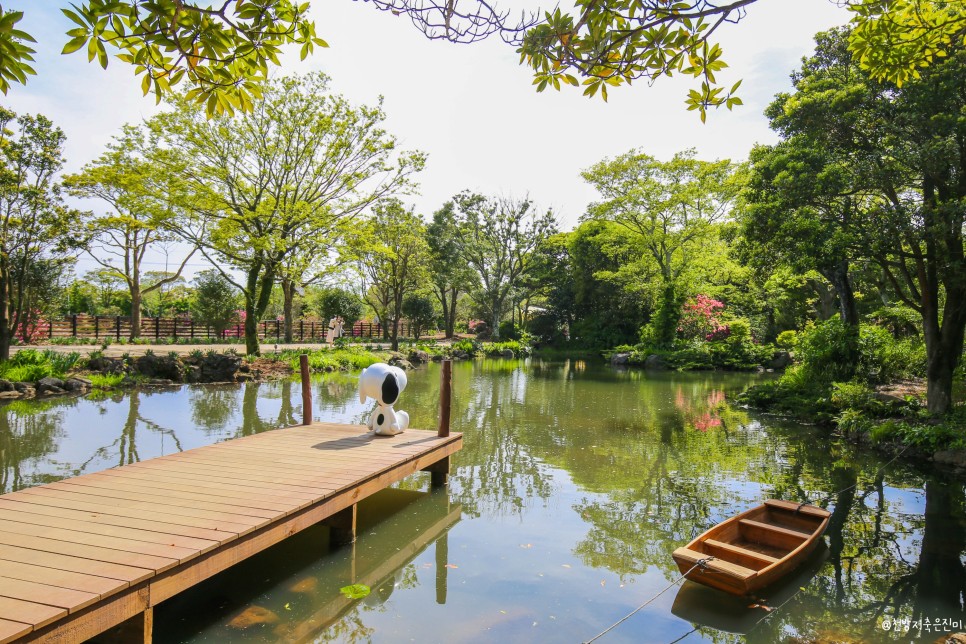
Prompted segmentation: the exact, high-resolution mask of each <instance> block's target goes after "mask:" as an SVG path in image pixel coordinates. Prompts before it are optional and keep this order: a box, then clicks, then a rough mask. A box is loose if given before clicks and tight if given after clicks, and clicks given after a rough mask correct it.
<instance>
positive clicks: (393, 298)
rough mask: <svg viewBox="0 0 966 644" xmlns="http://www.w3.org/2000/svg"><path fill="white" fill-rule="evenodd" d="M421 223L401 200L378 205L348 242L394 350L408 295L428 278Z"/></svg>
mask: <svg viewBox="0 0 966 644" xmlns="http://www.w3.org/2000/svg"><path fill="white" fill-rule="evenodd" d="M424 227H425V225H424V224H423V221H422V219H420V218H419V216H417V215H416V214H415V213H414V212H413V211H412V209H410V210H406V208H405V207H404V206H403V204H402V202H400V201H399V200H398V199H387V200H384V201H381V202H380V203H378V204H376V206H375V207H374V208H373V213H372V218H370V219H368V220H366V221H365V222H361V223H360V225H358V226H357V228H356V231H355V234H354V235H353V237H352V239H351V240H350V241H349V250H348V252H349V253H351V254H352V255H353V256H354V257H355V258H356V260H357V262H358V266H359V272H360V274H361V275H362V276H363V278H364V279H365V280H366V282H367V283H368V284H369V288H370V290H371V291H372V292H371V293H370V294H369V298H370V299H371V300H374V301H372V304H371V305H372V307H373V309H374V310H375V311H376V313H377V315H379V318H380V321H381V322H382V324H383V326H384V327H385V329H386V331H388V334H389V341H390V342H391V343H392V350H393V351H397V350H398V349H399V320H400V319H402V316H403V311H402V308H403V301H404V300H405V298H406V295H408V294H410V293H412V292H413V291H414V290H416V289H417V288H418V287H419V285H420V283H421V282H422V281H423V279H424V278H425V275H426V259H427V255H428V248H427V246H426V238H425V233H424Z"/></svg>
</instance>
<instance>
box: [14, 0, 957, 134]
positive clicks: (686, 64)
mask: <svg viewBox="0 0 966 644" xmlns="http://www.w3.org/2000/svg"><path fill="white" fill-rule="evenodd" d="M370 1H371V2H372V3H373V5H375V6H376V7H377V8H378V9H382V10H385V11H391V12H393V13H394V14H395V15H402V14H404V15H407V16H408V17H409V18H410V19H411V20H412V22H413V24H415V25H416V27H417V28H418V29H420V30H421V31H422V32H423V33H424V34H426V36H427V37H429V38H433V39H446V40H450V41H452V42H457V43H469V42H474V41H477V40H481V39H484V38H486V37H488V36H491V35H493V34H499V35H500V37H502V38H503V40H504V41H506V42H507V43H509V44H511V45H513V46H515V47H516V49H517V53H519V54H520V62H521V64H525V65H526V66H528V67H529V68H530V69H531V70H532V71H533V75H534V78H533V83H534V85H536V88H537V91H543V90H544V89H546V88H547V87H553V88H555V89H557V90H559V89H561V87H562V86H563V85H572V86H575V87H581V86H582V87H583V91H584V94H585V95H587V96H594V95H597V94H598V93H599V95H600V96H601V97H603V98H604V99H605V100H606V98H607V92H608V88H613V87H616V86H620V85H629V84H631V83H632V82H633V81H635V80H639V79H646V80H648V81H654V80H656V79H657V78H660V77H661V76H671V75H672V74H682V75H689V76H693V77H694V78H695V79H697V81H698V86H697V87H696V88H692V89H691V90H690V91H689V93H688V96H687V99H686V104H687V107H688V109H689V110H697V111H698V112H699V113H700V115H701V118H702V120H704V118H705V116H706V112H707V109H708V108H709V107H720V106H724V107H726V108H728V109H731V108H732V107H733V106H735V105H740V104H741V99H740V98H739V97H738V96H736V95H735V92H736V91H737V89H738V86H739V84H740V81H739V82H738V83H735V84H732V85H730V86H724V85H721V84H720V83H719V81H718V79H717V76H716V75H717V73H718V72H720V71H721V70H722V69H724V68H726V67H727V63H726V62H725V61H724V52H723V50H722V48H721V47H720V45H718V44H717V43H716V42H715V34H716V33H717V31H718V29H719V28H721V27H722V26H723V25H727V24H729V23H731V24H733V23H738V22H740V21H741V20H742V19H743V18H744V17H745V14H746V10H747V7H748V6H750V5H752V4H754V3H756V2H757V0H732V1H730V2H724V3H718V2H712V1H711V0H690V1H685V2H679V1H676V0H606V1H600V0H578V1H577V2H576V3H575V7H574V10H573V11H564V10H561V9H560V7H557V8H555V9H553V10H546V11H544V10H541V9H538V10H537V11H535V12H534V13H531V14H521V16H520V17H519V18H511V16H510V12H509V11H502V10H500V9H499V8H497V7H496V6H495V5H493V4H490V3H489V2H486V1H485V0H462V1H460V0H446V1H445V2H442V1H441V0H370ZM844 5H845V6H847V7H848V8H849V9H850V10H851V11H852V12H853V19H852V26H853V27H854V29H853V31H852V38H851V41H850V47H851V48H852V51H853V53H854V54H855V55H856V57H857V60H858V62H859V64H860V65H861V66H862V67H863V68H864V69H867V70H869V71H870V72H871V73H872V74H873V76H874V77H876V78H878V79H888V80H891V81H893V82H896V83H897V84H900V85H901V84H902V83H903V82H905V81H906V80H909V79H912V78H916V77H918V75H919V74H920V71H919V70H920V68H922V67H924V66H926V65H929V64H931V63H932V62H934V61H935V60H937V59H940V58H942V57H944V56H946V55H948V52H949V48H950V47H951V46H954V45H957V44H961V43H962V42H963V37H964V32H966V19H964V18H963V16H964V15H966V0H897V1H895V2H889V3H883V2H881V1H878V0H844ZM309 9H310V4H309V3H308V2H303V3H298V2H293V1H292V0H257V1H256V0H223V1H222V2H216V3H206V2H198V1H194V2H191V1H186V0H153V1H151V2H145V1H143V0H88V2H86V3H82V4H80V5H79V6H78V5H71V8H69V9H68V8H64V9H62V11H63V12H64V14H65V15H66V16H67V17H68V18H69V19H70V20H71V21H72V22H73V23H75V27H74V28H72V29H71V30H70V31H68V32H67V37H68V41H67V43H66V45H65V46H64V48H63V53H65V54H66V53H72V52H76V51H80V50H82V49H83V50H84V51H86V53H87V57H88V60H90V61H93V60H95V59H97V61H98V63H99V64H100V65H101V66H102V67H107V64H108V59H109V52H110V51H114V52H116V54H115V55H116V56H117V58H118V59H119V60H121V61H123V62H125V63H128V64H130V65H133V66H134V73H135V74H136V75H138V76H141V77H142V81H141V87H142V89H143V91H144V93H145V94H148V93H150V92H153V93H154V94H155V95H156V96H157V98H158V100H160V99H161V98H162V97H163V96H164V95H166V94H169V93H171V92H172V91H174V90H173V87H174V86H176V85H178V84H179V83H180V82H181V81H182V80H186V81H187V82H188V83H189V84H190V85H191V88H190V89H189V90H188V92H187V96H188V98H189V99H191V100H194V101H197V102H198V103H203V104H204V106H205V109H206V111H207V113H208V114H209V115H211V114H216V113H229V114H231V113H233V112H234V111H235V110H242V111H251V110H252V109H253V105H254V104H253V99H255V98H258V97H259V96H261V92H262V86H263V85H264V83H265V82H266V81H267V78H268V71H269V68H270V65H278V64H279V54H280V53H281V49H282V47H283V46H285V45H287V44H295V45H298V46H300V54H301V56H302V58H305V57H306V56H307V55H308V54H310V53H312V51H313V50H314V49H315V47H326V46H327V45H326V43H325V41H324V40H322V39H321V38H319V37H318V36H317V35H316V28H315V23H314V22H313V21H312V20H309V19H308V17H307V16H308V12H309ZM22 18H23V12H22V11H6V12H4V11H3V8H2V5H0V91H3V92H4V93H6V91H7V89H8V87H9V84H10V83H11V82H15V83H26V81H27V76H28V75H30V74H34V73H35V71H34V69H33V68H32V67H31V65H30V63H31V62H33V60H34V59H33V54H34V53H35V50H34V49H33V48H32V47H31V44H32V43H34V42H35V40H34V38H33V37H32V36H31V35H30V34H28V33H27V32H25V31H23V30H21V29H18V28H17V24H18V23H19V22H20V21H21V19H22ZM578 77H581V78H582V79H583V80H580V78H578Z"/></svg>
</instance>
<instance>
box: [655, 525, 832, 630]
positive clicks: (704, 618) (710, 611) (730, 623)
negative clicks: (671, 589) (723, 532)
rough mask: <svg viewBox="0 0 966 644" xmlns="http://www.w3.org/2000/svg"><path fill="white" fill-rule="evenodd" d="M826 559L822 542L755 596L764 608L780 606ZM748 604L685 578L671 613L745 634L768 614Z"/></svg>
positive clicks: (718, 628)
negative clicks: (802, 561)
mask: <svg viewBox="0 0 966 644" xmlns="http://www.w3.org/2000/svg"><path fill="white" fill-rule="evenodd" d="M828 556H829V551H828V548H827V547H826V546H825V543H824V541H823V542H821V543H820V544H819V546H818V547H817V548H816V549H815V552H813V553H812V554H811V555H810V556H809V558H808V559H807V560H806V561H805V563H803V564H802V565H801V566H800V567H799V568H798V569H797V570H796V571H795V572H793V573H792V574H790V575H788V576H787V577H785V578H783V579H782V580H781V581H780V582H779V583H777V584H773V585H772V586H769V587H768V588H763V589H762V590H761V591H759V592H758V593H756V594H757V595H758V596H759V597H761V598H762V601H763V602H764V604H765V605H767V606H770V607H772V608H776V607H778V606H780V605H782V604H783V603H785V602H786V601H788V600H789V599H791V598H792V597H793V596H794V595H795V593H797V592H798V591H799V589H801V588H802V587H803V586H805V585H806V584H807V583H808V582H809V581H811V579H812V577H814V576H815V575H816V574H817V573H818V571H819V570H821V568H822V566H823V565H824V564H825V561H826V560H827V559H828ZM752 603H753V601H752V600H750V599H749V598H748V597H738V596H735V595H729V594H728V593H725V592H723V591H720V590H715V589H714V588H710V587H708V586H705V585H703V584H699V583H696V582H693V581H691V580H689V579H685V580H684V583H683V584H681V587H680V588H679V589H678V594H677V596H676V597H675V598H674V604H673V605H672V606H671V613H673V614H674V615H675V616H677V617H680V618H681V619H683V620H685V621H688V622H691V623H692V624H694V625H695V626H705V627H708V628H713V629H716V630H719V631H725V632H728V633H738V634H740V635H745V634H747V633H748V632H749V631H750V630H751V629H752V628H754V627H755V625H757V624H758V622H760V621H761V620H762V619H764V617H765V616H766V615H767V614H768V613H766V612H765V611H763V610H762V609H760V608H749V605H750V604H752Z"/></svg>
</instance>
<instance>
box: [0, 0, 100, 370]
mask: <svg viewBox="0 0 966 644" xmlns="http://www.w3.org/2000/svg"><path fill="white" fill-rule="evenodd" d="M0 14H2V8H0ZM12 15H14V14H12V13H6V14H3V15H2V16H0V27H2V26H3V25H4V24H5V25H6V27H7V29H13V23H14V22H15V21H11V19H10V17H11V16H12ZM4 35H7V36H9V32H7V33H6V34H5V32H4V30H3V29H0V51H2V50H3V46H2V45H3V42H4ZM65 142H66V137H65V136H64V133H63V132H62V131H61V130H60V128H57V127H55V126H54V124H53V123H52V122H51V121H50V119H48V118H46V117H45V116H41V115H37V116H30V115H22V116H17V115H16V114H15V113H14V112H12V111H10V110H8V109H6V108H3V107H0V212H2V213H3V216H0V257H3V261H2V262H0V309H3V310H4V311H5V316H4V318H5V319H4V324H3V326H2V328H0V360H2V359H5V358H7V357H9V355H10V344H11V343H12V341H13V340H14V339H15V338H16V337H18V336H19V337H20V338H28V337H30V336H31V335H32V334H33V328H34V326H35V325H36V322H37V314H38V312H40V311H41V310H44V309H47V308H51V309H52V308H55V307H53V306H50V304H52V303H53V301H54V300H55V298H54V297H53V296H54V295H55V293H54V290H55V288H59V281H60V276H61V275H62V273H63V269H64V265H65V263H66V262H67V255H68V252H69V251H70V250H71V249H72V247H74V246H76V245H79V244H81V243H82V242H83V235H77V234H76V222H77V219H78V216H79V213H78V212H77V211H75V210H73V209H70V208H68V207H67V206H66V205H65V204H64V201H63V196H62V193H61V190H60V187H59V186H58V185H57V184H56V183H55V181H54V178H55V176H56V174H57V173H58V172H59V171H60V169H61V166H62V165H63V163H64V159H63V157H62V151H63V147H64V144H65Z"/></svg>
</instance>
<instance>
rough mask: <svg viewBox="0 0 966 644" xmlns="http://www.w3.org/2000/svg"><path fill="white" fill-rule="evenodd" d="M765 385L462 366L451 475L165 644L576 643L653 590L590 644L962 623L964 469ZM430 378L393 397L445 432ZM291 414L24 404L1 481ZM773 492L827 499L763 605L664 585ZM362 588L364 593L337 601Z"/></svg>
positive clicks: (356, 414)
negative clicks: (763, 401) (820, 533)
mask: <svg viewBox="0 0 966 644" xmlns="http://www.w3.org/2000/svg"><path fill="white" fill-rule="evenodd" d="M755 378H756V377H755V376H749V375H742V374H720V373H691V374H678V373H660V374H655V373H645V372H642V371H633V370H632V371H618V370H615V369H612V368H610V367H608V366H606V365H601V364H595V363H591V362H585V361H582V360H569V361H556V362H545V361H540V360H536V359H533V360H528V361H512V360H506V361H504V360H481V361H471V362H463V363H457V364H455V365H454V384H453V404H454V408H453V430H454V431H461V432H464V447H463V450H462V451H461V452H459V453H458V454H457V455H456V456H455V457H454V459H453V468H454V469H453V476H452V477H451V479H450V485H449V486H448V488H446V489H443V490H430V487H429V480H428V476H429V475H428V474H418V475H416V476H414V477H411V478H410V479H408V480H406V481H404V482H402V484H400V485H399V486H397V488H395V489H392V490H387V491H386V492H383V493H380V494H378V495H376V496H375V497H372V498H371V499H370V500H369V501H368V502H366V503H364V504H361V506H360V519H359V520H360V531H359V538H358V540H357V542H356V543H355V544H353V545H352V546H348V547H342V548H334V549H330V548H328V535H327V531H326V529H325V528H313V529H310V530H307V531H305V532H304V533H302V534H300V535H296V536H295V537H293V538H292V539H290V540H288V541H286V542H284V543H282V544H280V545H278V546H276V547H275V548H273V549H272V550H270V551H268V552H266V553H264V554H263V555H260V556H258V557H255V558H253V559H251V560H249V561H247V562H245V563H244V564H242V565H240V566H237V567H236V568H235V569H233V570H230V571H228V572H227V573H225V574H223V575H221V576H219V577H216V578H214V579H212V580H210V581H209V582H206V583H205V584H203V585H201V586H198V587H196V588H195V589H193V590H192V591H190V592H188V593H185V594H183V595H181V596H179V597H177V598H175V599H172V600H169V602H167V603H165V604H162V605H161V606H159V607H158V609H157V610H156V613H155V638H156V641H158V642H249V641H250V642H300V641H316V642H328V641H337V642H365V641H373V642H409V641H413V642H447V643H449V642H501V643H508V642H580V641H586V640H589V639H591V638H593V637H595V636H596V635H598V634H599V633H601V632H602V631H604V630H605V629H607V628H608V627H610V626H611V625H612V624H614V623H615V622H617V621H618V620H620V619H621V618H623V617H625V616H626V615H628V614H629V613H631V612H632V611H634V610H635V609H637V608H638V607H640V606H641V605H642V604H644V603H645V602H647V601H648V600H652V601H651V602H650V603H649V604H648V605H647V606H646V607H645V608H643V609H641V610H640V611H639V612H637V613H635V614H634V615H632V616H631V617H630V618H628V619H627V620H626V621H624V622H622V623H621V624H620V625H618V626H617V627H616V628H614V629H613V630H611V631H610V632H608V633H607V634H606V635H603V636H602V637H601V638H600V639H599V640H598V641H599V642H604V643H606V642H658V643H660V642H674V641H684V642H698V641H713V642H732V641H750V642H777V641H787V642H870V641H871V642H878V641H882V642H905V641H926V642H932V641H936V640H937V639H938V638H940V637H942V635H943V634H944V633H948V632H955V631H963V630H966V624H964V623H963V620H964V609H963V602H964V597H966V565H964V559H966V514H964V510H966V502H964V491H966V490H964V482H963V480H962V479H961V478H959V479H956V478H953V477H950V476H947V475H944V474H942V473H940V472H935V471H924V470H918V469H916V468H914V467H912V466H909V465H907V464H902V463H896V464H892V465H890V466H889V467H887V468H885V469H883V468H882V462H881V461H879V460H878V459H877V458H875V457H874V456H871V455H868V454H862V453H856V452H855V451H854V450H852V449H851V448H850V447H848V446H845V445H840V444H838V443H836V442H834V441H831V440H830V439H828V438H827V437H826V436H825V435H824V434H823V433H822V432H820V431H818V430H815V429H813V428H809V427H804V426H801V425H795V424H790V423H787V422H782V421H779V420H778V419H775V418H773V417H766V416H759V415H755V414H751V413H749V412H747V411H745V410H741V409H738V408H735V407H731V406H730V405H729V401H730V400H732V399H733V397H734V396H735V395H736V394H737V393H739V392H740V391H742V390H743V389H744V388H745V387H747V386H748V385H749V384H751V383H753V382H754V381H755ZM438 388H439V372H438V366H437V365H430V366H428V367H424V368H421V369H419V370H417V371H414V372H410V374H409V388H408V389H407V390H406V392H405V393H404V394H403V397H402V401H401V403H400V404H399V405H398V406H399V407H400V408H402V409H405V410H407V411H409V412H410V414H411V416H412V425H413V426H414V427H423V428H434V427H435V410H436V405H437V400H438ZM313 393H314V400H315V416H316V418H317V419H321V420H327V421H335V422H352V423H361V422H364V421H365V419H366V418H367V417H368V412H369V407H370V405H365V406H364V405H360V404H359V401H358V396H357V394H356V376H353V375H344V374H330V375H327V376H326V377H325V378H319V379H317V380H315V381H314V383H313ZM300 420H301V392H300V389H299V386H298V384H297V383H291V382H275V383H268V384H262V385H255V384H249V385H239V386H191V387H182V388H173V389H165V390H155V391H147V390H142V391H138V392H133V393H129V394H127V395H123V396H120V395H118V396H116V397H96V396H93V397H88V398H86V399H84V398H81V399H55V400H49V401H25V402H13V403H9V404H6V405H4V406H3V407H0V493H5V492H9V491H12V490H16V489H20V488H22V487H27V486H30V485H39V484H42V483H45V482H49V481H53V480H57V479H59V478H63V477H65V476H76V475H79V474H83V473H86V472H93V471H97V470H100V469H104V468H107V467H113V466H117V465H123V464H125V463H130V462H134V461H138V460H144V459H147V458H151V457H154V456H158V455H162V454H167V453H171V452H173V451H176V450H185V449H190V448H192V447H196V446H199V445H204V444H208V443H211V442H215V441H220V440H225V439H229V438H233V437H237V436H244V435H248V434H252V433H257V432H261V431H268V430H271V429H273V428H276V427H281V426H285V425H291V424H296V423H298V422H299V421H300ZM769 497H773V498H782V499H791V500H796V501H798V500H806V499H807V500H821V499H827V501H823V504H825V505H827V506H828V508H829V509H830V510H832V512H833V514H832V519H831V523H830V526H829V529H828V531H827V533H826V537H825V542H826V544H827V545H826V546H825V547H823V548H820V550H819V552H818V553H817V554H816V556H814V557H813V558H812V559H811V560H810V561H809V562H808V564H807V565H806V566H805V567H804V568H803V569H801V570H800V571H799V573H798V574H797V575H795V578H793V579H790V580H788V582H787V583H785V584H783V585H782V586H779V587H777V588H773V589H768V591H767V592H766V593H763V596H762V598H761V600H760V603H759V604H757V605H756V604H755V603H752V602H749V601H747V600H744V601H742V600H737V599H735V598H731V597H729V596H726V595H724V594H722V593H718V592H716V591H711V590H709V589H705V588H704V587H702V586H698V585H696V584H692V583H691V582H686V583H683V584H678V585H676V586H671V582H673V581H674V580H675V579H677V578H678V571H677V568H676V567H675V565H674V563H673V561H672V559H671V552H672V551H673V550H674V549H675V548H676V547H678V546H680V545H683V544H685V543H686V542H688V541H689V540H690V539H691V538H693V537H694V536H696V535H697V534H698V533H700V532H702V531H703V530H705V529H706V528H708V527H710V526H711V525H713V524H715V523H717V522H719V521H720V520H722V519H724V518H726V517H728V516H730V515H732V514H735V513H737V512H738V511H741V510H745V509H747V508H750V507H752V506H754V505H757V504H758V503H759V502H760V501H761V500H762V499H765V498H769ZM354 583H360V584H366V585H368V586H370V587H371V588H372V593H371V594H370V595H369V596H368V597H365V598H364V599H356V600H353V599H349V598H347V597H344V596H343V595H342V594H341V593H340V591H339V589H340V588H342V587H344V586H348V585H350V584H354ZM669 586H670V587H669ZM662 591H665V592H663V594H660V595H659V596H658V594H659V593H661V592H662ZM655 596H656V598H655ZM769 608H770V609H771V610H768V609H769ZM957 622H959V625H958V626H956V623H957ZM937 623H938V625H937ZM886 627H888V629H886Z"/></svg>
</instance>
